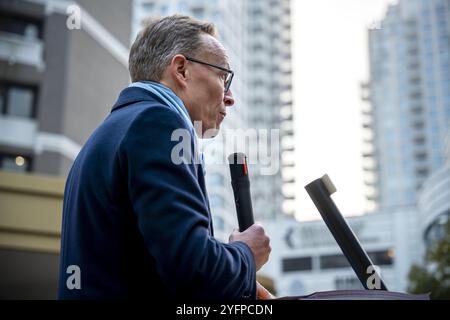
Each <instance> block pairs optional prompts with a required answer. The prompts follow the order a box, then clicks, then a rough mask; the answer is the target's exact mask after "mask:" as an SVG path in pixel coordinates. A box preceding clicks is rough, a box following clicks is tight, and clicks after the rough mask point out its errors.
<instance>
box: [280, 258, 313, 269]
mask: <svg viewBox="0 0 450 320" xmlns="http://www.w3.org/2000/svg"><path fill="white" fill-rule="evenodd" d="M282 269H283V272H292V271H308V270H312V257H297V258H285V259H283V260H282Z"/></svg>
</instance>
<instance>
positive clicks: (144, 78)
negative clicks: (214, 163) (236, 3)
mask: <svg viewBox="0 0 450 320" xmlns="http://www.w3.org/2000/svg"><path fill="white" fill-rule="evenodd" d="M129 70H130V76H131V80H132V83H131V84H130V86H129V87H127V88H126V89H124V90H123V91H122V92H121V93H120V96H119V98H118V100H117V102H116V104H115V105H114V106H113V108H112V111H111V113H110V114H109V116H108V117H107V118H106V119H105V120H104V122H103V123H102V124H101V125H100V126H99V127H98V128H97V130H96V131H95V132H94V133H93V134H92V136H91V137H90V138H89V140H88V141H87V142H86V144H85V145H84V147H83V148H82V150H81V152H80V153H79V155H78V157H77V159H76V160H75V162H74V164H73V166H72V168H71V171H70V173H69V176H68V179H67V183H66V190H65V194H64V207H63V224H62V236H61V259H60V278H59V288H58V295H59V298H61V299H117V298H151V299H161V298H169V299H170V298H175V299H180V298H181V299H182V298H187V299H220V300H222V299H226V300H234V299H255V298H256V295H258V296H261V295H262V294H263V293H264V292H265V291H264V288H262V287H261V286H260V285H259V284H257V283H256V271H257V270H259V269H260V268H261V267H262V266H263V265H264V264H265V263H266V262H267V260H268V257H269V254H270V250H271V249H270V245H269V238H268V237H267V235H266V234H265V232H264V230H263V228H262V227H261V226H260V225H257V224H255V225H253V226H251V227H250V228H249V229H247V230H246V231H244V232H242V233H240V232H237V231H234V232H233V233H232V234H231V236H230V239H229V243H226V244H224V243H221V242H219V241H217V240H216V239H215V238H214V237H213V236H214V233H213V226H212V220H211V213H210V208H209V202H208V195H207V192H206V189H205V181H204V172H203V170H204V165H203V164H202V163H201V162H200V163H199V162H198V161H195V156H196V153H195V152H196V148H195V143H196V139H197V137H200V138H206V137H209V136H213V135H214V132H216V133H217V130H219V128H220V124H221V122H222V121H223V119H224V118H225V116H226V113H227V110H226V109H227V107H231V106H232V105H233V104H234V99H233V95H232V92H231V89H230V85H231V82H232V79H233V75H234V73H233V71H231V70H230V67H229V62H228V58H227V55H226V52H225V49H224V48H223V46H222V45H221V44H220V43H219V41H218V40H217V39H216V38H215V31H214V26H213V25H212V24H210V23H204V22H200V21H197V20H194V19H192V18H189V17H186V16H179V15H175V16H170V17H165V18H162V19H153V20H150V21H148V22H147V24H146V26H145V27H144V28H143V30H142V31H141V32H140V33H139V35H138V36H137V38H136V40H135V42H134V44H133V46H132V48H131V51H130V57H129ZM194 122H200V123H201V126H200V127H198V126H195V127H194V125H193V123H194ZM180 129H182V130H185V131H186V132H189V133H190V136H189V137H190V138H189V139H190V141H189V142H190V143H189V144H188V146H189V148H190V149H191V150H184V151H183V152H184V154H183V155H181V157H182V158H183V159H184V160H186V159H187V160H188V161H178V160H179V159H177V157H174V153H173V150H174V148H175V147H176V146H177V144H178V143H179V141H178V140H176V139H174V135H173V133H174V132H176V131H177V130H180ZM207 132H213V134H207ZM186 151H189V152H186ZM178 156H180V155H178ZM178 158H179V157H178ZM189 160H193V161H189Z"/></svg>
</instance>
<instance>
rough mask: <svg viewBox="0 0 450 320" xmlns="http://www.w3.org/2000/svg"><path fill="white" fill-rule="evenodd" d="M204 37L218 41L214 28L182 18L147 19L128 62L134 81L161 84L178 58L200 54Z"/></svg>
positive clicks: (209, 24) (186, 17)
mask: <svg viewBox="0 0 450 320" xmlns="http://www.w3.org/2000/svg"><path fill="white" fill-rule="evenodd" d="M202 34H209V35H211V36H214V37H215V36H216V30H215V27H214V25H213V24H212V23H209V22H202V21H199V20H195V19H193V18H191V17H188V16H182V15H172V16H168V17H164V18H159V17H150V18H147V19H146V20H145V21H144V28H143V29H142V30H141V32H139V34H138V35H137V37H136V40H135V41H134V43H133V45H132V46H131V50H130V57H129V61H128V68H129V70H130V76H131V81H133V82H136V81H154V82H159V81H160V80H161V77H162V75H163V72H164V70H165V69H166V67H167V66H168V65H169V64H170V62H171V60H172V58H173V57H174V56H175V55H177V54H183V55H186V56H192V57H194V56H195V55H198V54H199V53H200V51H201V49H202V45H203V41H202V38H201V35H202Z"/></svg>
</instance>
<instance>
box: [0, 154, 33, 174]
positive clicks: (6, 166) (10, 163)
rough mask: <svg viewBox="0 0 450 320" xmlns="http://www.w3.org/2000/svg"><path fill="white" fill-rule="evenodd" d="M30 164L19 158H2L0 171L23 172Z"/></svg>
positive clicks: (0, 159)
mask: <svg viewBox="0 0 450 320" xmlns="http://www.w3.org/2000/svg"><path fill="white" fill-rule="evenodd" d="M29 164H30V162H29V161H28V160H27V159H26V158H24V157H21V156H17V157H15V156H3V157H1V158H0V169H1V170H6V171H13V172H25V171H27V170H28V167H29Z"/></svg>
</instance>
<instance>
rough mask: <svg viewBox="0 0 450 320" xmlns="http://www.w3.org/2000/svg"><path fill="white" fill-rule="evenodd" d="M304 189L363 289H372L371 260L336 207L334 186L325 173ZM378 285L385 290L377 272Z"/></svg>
mask: <svg viewBox="0 0 450 320" xmlns="http://www.w3.org/2000/svg"><path fill="white" fill-rule="evenodd" d="M305 189H306V191H307V192H308V194H309V196H310V197H311V199H312V201H313V202H314V204H315V206H316V208H317V210H319V212H320V215H321V216H322V218H323V221H325V224H326V225H327V227H328V229H330V231H331V234H332V235H333V237H334V239H335V240H336V242H337V243H338V245H339V247H340V248H341V250H342V252H343V253H344V255H345V256H346V257H347V260H348V262H349V263H350V265H351V266H352V268H353V270H354V271H355V273H356V275H357V277H358V278H359V280H360V281H361V284H362V285H363V287H364V288H365V289H372V288H369V287H368V283H367V280H368V278H369V275H368V273H367V270H368V268H369V267H372V268H373V262H372V261H371V260H370V257H369V256H368V255H367V253H366V251H365V250H364V249H363V247H362V246H361V244H360V243H359V241H358V238H357V237H356V236H355V234H354V233H353V231H352V229H351V228H350V226H349V225H348V224H347V222H346V221H345V219H344V217H343V216H342V214H341V212H340V211H339V209H338V208H337V206H336V204H335V203H334V201H333V199H331V195H332V194H333V193H335V192H336V187H335V186H334V184H333V182H332V181H331V179H330V177H329V176H328V175H327V174H326V175H324V176H323V177H322V178H320V179H316V180H314V181H313V182H311V183H309V184H307V185H306V186H305ZM377 277H378V279H379V284H380V287H379V288H376V289H381V290H387V287H386V285H385V284H384V282H383V280H382V279H381V277H380V275H379V274H378V273H377Z"/></svg>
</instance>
